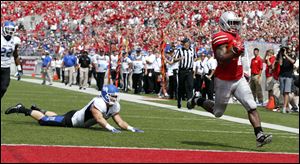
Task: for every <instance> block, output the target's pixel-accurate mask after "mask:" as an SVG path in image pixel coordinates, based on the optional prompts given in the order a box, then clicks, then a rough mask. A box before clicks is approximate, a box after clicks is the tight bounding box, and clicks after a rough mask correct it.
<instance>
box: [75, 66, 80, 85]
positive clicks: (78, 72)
mask: <svg viewBox="0 0 300 164" xmlns="http://www.w3.org/2000/svg"><path fill="white" fill-rule="evenodd" d="M75 71H76V70H75ZM76 84H77V85H80V71H79V69H77V76H76Z"/></svg>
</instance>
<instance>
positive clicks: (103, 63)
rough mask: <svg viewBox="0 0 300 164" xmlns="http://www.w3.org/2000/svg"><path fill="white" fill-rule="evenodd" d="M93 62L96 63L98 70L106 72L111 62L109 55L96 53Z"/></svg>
mask: <svg viewBox="0 0 300 164" xmlns="http://www.w3.org/2000/svg"><path fill="white" fill-rule="evenodd" d="M93 63H94V64H95V65H96V72H102V73H103V72H106V71H107V66H108V64H109V57H108V56H100V55H99V54H96V55H95V56H94V58H93Z"/></svg>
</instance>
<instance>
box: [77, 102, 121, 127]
mask: <svg viewBox="0 0 300 164" xmlns="http://www.w3.org/2000/svg"><path fill="white" fill-rule="evenodd" d="M92 105H94V106H95V108H97V109H98V110H99V111H100V112H101V113H102V114H103V117H104V118H105V119H109V118H110V117H111V116H114V115H115V114H117V113H119V112H120V104H119V103H118V102H116V103H115V104H114V105H113V106H111V107H109V109H108V108H107V106H106V103H105V102H104V100H103V99H102V98H101V97H100V96H99V97H95V98H93V99H92V100H91V101H90V102H89V103H88V104H87V105H86V106H85V107H83V108H82V109H81V110H79V111H77V112H76V113H75V114H74V115H73V117H72V123H73V126H74V127H90V126H93V125H95V124H97V122H96V120H95V119H94V117H93V115H92V112H91V107H92Z"/></svg>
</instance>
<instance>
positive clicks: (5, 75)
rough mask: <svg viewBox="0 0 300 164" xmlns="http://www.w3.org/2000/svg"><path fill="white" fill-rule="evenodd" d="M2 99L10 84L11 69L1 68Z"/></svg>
mask: <svg viewBox="0 0 300 164" xmlns="http://www.w3.org/2000/svg"><path fill="white" fill-rule="evenodd" d="M0 76H1V99H2V97H3V96H4V94H5V92H6V90H7V88H8V86H9V82H10V68H1V75H0Z"/></svg>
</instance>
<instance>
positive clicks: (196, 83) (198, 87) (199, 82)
mask: <svg viewBox="0 0 300 164" xmlns="http://www.w3.org/2000/svg"><path fill="white" fill-rule="evenodd" d="M202 84H203V79H202V76H201V75H196V79H194V86H195V91H196V92H201V93H202V90H201V87H202Z"/></svg>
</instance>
